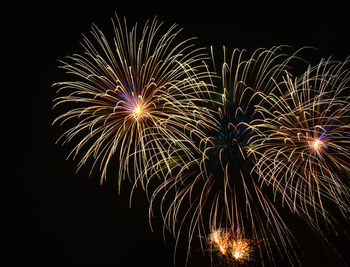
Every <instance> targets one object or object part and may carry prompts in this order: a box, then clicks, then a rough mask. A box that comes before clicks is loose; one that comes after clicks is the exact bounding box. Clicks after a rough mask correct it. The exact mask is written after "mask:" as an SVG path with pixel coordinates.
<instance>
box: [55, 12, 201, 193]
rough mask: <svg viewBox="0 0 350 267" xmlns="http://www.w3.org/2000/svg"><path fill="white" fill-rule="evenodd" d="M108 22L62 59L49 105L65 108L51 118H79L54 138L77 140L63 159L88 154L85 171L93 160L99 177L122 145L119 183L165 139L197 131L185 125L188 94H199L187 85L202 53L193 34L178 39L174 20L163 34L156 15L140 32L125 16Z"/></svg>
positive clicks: (189, 111)
mask: <svg viewBox="0 0 350 267" xmlns="http://www.w3.org/2000/svg"><path fill="white" fill-rule="evenodd" d="M112 24H113V30H114V38H113V40H112V41H109V40H108V38H107V37H106V36H105V35H104V34H103V32H102V31H101V30H100V29H99V28H98V27H97V26H95V25H93V27H92V30H91V34H92V36H93V38H92V39H91V40H89V39H88V38H87V37H84V39H83V42H82V46H83V49H84V54H74V55H73V56H70V57H67V59H66V60H65V61H60V62H61V63H62V66H61V68H62V69H64V70H65V71H66V73H67V74H69V76H67V77H68V78H70V79H71V80H69V81H64V82H58V83H56V84H54V85H55V86H58V87H59V90H58V93H60V94H62V95H61V96H59V97H57V98H56V99H55V104H54V107H56V106H57V105H60V106H62V105H64V104H67V103H68V105H67V106H69V107H68V108H70V109H69V110H68V111H67V112H66V113H64V114H62V115H60V116H58V117H57V118H56V119H55V121H54V123H57V122H58V121H60V122H61V124H64V123H66V122H67V121H74V122H77V123H76V125H74V126H72V127H71V128H70V129H69V130H67V131H66V132H65V133H64V134H63V135H62V136H61V137H60V139H59V140H58V141H60V140H63V144H64V143H66V142H70V141H72V140H73V139H74V138H75V139H76V140H78V139H79V138H80V140H78V142H77V144H76V146H75V147H74V148H73V150H72V151H71V153H70V154H69V156H68V157H70V156H73V157H74V158H75V157H76V156H77V155H80V154H82V157H81V160H80V161H79V164H78V169H79V168H80V167H81V166H83V165H84V164H86V163H87V161H88V159H90V158H92V159H93V161H94V164H93V167H92V168H91V170H93V169H94V166H95V165H97V164H99V169H100V170H102V175H101V182H103V181H104V180H106V177H107V167H108V165H109V163H110V161H111V160H112V158H113V155H115V154H117V151H120V152H119V163H120V164H119V166H120V167H119V172H118V184H119V188H120V183H121V181H122V180H123V179H124V178H125V177H126V176H130V175H129V174H130V173H132V175H133V176H134V177H140V176H139V175H138V174H139V173H141V172H142V169H143V165H144V164H145V161H146V159H148V158H150V157H152V158H154V157H153V156H152V155H153V154H154V153H152V151H157V153H156V155H157V156H156V158H154V160H155V161H158V160H160V157H163V158H167V156H166V153H165V152H166V149H167V145H166V143H167V142H172V140H173V139H174V138H176V139H181V138H184V132H186V131H192V130H195V129H191V127H192V126H191V125H192V124H190V123H189V120H190V119H192V114H194V116H196V115H195V114H196V111H195V110H192V109H191V108H192V107H194V105H192V106H191V99H192V98H195V97H196V94H197V92H194V91H193V89H194V88H195V86H193V85H191V84H192V83H193V79H194V77H195V76H194V74H196V79H197V78H198V77H199V76H200V75H199V74H197V68H198V66H199V65H200V64H198V62H201V61H202V60H203V59H204V57H205V55H204V54H203V53H202V52H201V51H202V50H201V49H195V48H194V45H193V44H192V43H191V41H192V39H187V40H185V41H181V42H176V40H177V39H176V38H177V36H178V34H179V32H180V31H181V30H179V29H177V27H176V25H173V26H171V27H170V28H169V29H168V30H167V31H165V32H164V33H163V35H161V31H160V28H161V26H162V23H158V21H157V20H156V19H154V20H153V21H152V22H151V23H150V24H149V23H148V22H147V23H146V24H145V26H144V28H143V30H142V33H141V35H140V34H139V32H138V31H137V24H136V25H135V26H134V27H133V28H132V29H131V30H130V31H129V29H128V27H127V23H126V20H125V19H124V24H123V23H122V22H121V21H120V20H119V19H118V17H116V21H115V20H113V19H112ZM192 66H194V67H192ZM71 77H73V78H71ZM194 109H196V107H194ZM184 127H186V129H184ZM83 135H85V136H83ZM158 138H161V139H162V140H161V141H160V140H159V139H158ZM146 143H147V144H148V146H147V149H146V148H145V146H146V145H145V144H146ZM116 170H118V167H116ZM142 177H143V178H144V176H142ZM141 182H142V183H143V181H141Z"/></svg>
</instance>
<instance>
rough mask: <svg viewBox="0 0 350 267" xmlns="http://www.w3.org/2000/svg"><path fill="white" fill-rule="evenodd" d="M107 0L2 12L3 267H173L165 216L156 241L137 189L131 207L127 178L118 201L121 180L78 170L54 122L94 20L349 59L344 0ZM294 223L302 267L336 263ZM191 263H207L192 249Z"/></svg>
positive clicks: (201, 40) (105, 25)
mask: <svg viewBox="0 0 350 267" xmlns="http://www.w3.org/2000/svg"><path fill="white" fill-rule="evenodd" d="M110 2H111V3H110V4H108V5H106V4H103V3H102V2H101V1H95V2H89V3H85V4H84V5H81V6H79V5H72V4H71V3H69V2H68V3H65V4H63V3H61V2H59V4H52V3H50V4H43V5H26V6H20V5H18V6H13V7H12V8H8V9H7V10H6V9H5V10H3V13H4V15H6V13H7V12H9V13H10V14H12V16H10V17H11V19H8V21H7V23H6V22H5V24H4V25H3V26H4V27H5V28H8V27H10V28H9V29H10V31H11V34H10V35H9V36H7V37H8V38H5V39H3V40H2V42H7V44H8V45H10V49H11V50H13V51H12V52H11V55H12V56H11V59H12V61H11V62H12V63H13V64H10V65H9V67H8V71H9V72H10V73H11V74H13V75H14V77H13V78H10V79H9V81H10V83H9V85H6V87H5V88H3V92H6V93H9V94H8V95H9V97H8V98H5V97H4V96H3V99H4V100H5V101H6V102H8V103H9V108H7V109H6V117H7V118H9V123H10V125H9V126H6V127H5V129H6V133H7V138H6V139H5V140H4V142H5V145H6V147H7V149H8V152H7V154H6V155H5V157H7V160H8V163H7V162H6V163H5V167H6V169H9V172H6V174H4V175H3V177H2V182H3V183H4V184H5V185H4V186H2V189H3V194H2V196H3V201H2V204H3V205H2V206H3V208H2V212H1V215H2V216H1V218H2V219H1V220H2V221H3V222H5V226H3V228H2V229H3V234H2V237H1V240H2V241H3V243H4V244H5V250H4V249H2V252H3V255H5V257H1V261H8V260H9V263H10V264H7V265H2V264H1V265H2V266H17V265H16V264H21V265H18V266H152V267H157V266H162V267H167V266H169V267H170V266H173V250H174V239H173V238H172V237H171V236H169V235H168V234H167V239H166V241H167V242H166V244H165V243H164V241H163V237H162V228H161V224H159V221H158V220H157V219H155V220H154V223H155V229H154V232H153V233H152V231H151V229H150V227H149V224H148V205H147V199H146V196H145V194H144V192H143V191H142V190H141V189H137V190H136V191H135V195H134V198H133V201H132V208H131V209H129V192H130V187H131V185H130V183H128V181H125V183H124V184H123V185H122V188H121V194H120V195H118V194H117V190H116V188H115V186H114V185H113V183H107V184H105V185H103V186H101V185H100V184H99V174H98V171H94V172H93V173H92V175H91V176H90V177H89V170H90V168H89V166H85V167H83V168H82V169H81V170H80V171H79V172H77V173H75V171H76V164H77V163H78V162H77V161H74V160H72V159H70V160H67V161H66V156H67V155H68V153H69V151H70V150H69V148H70V147H71V145H68V146H63V147H62V146H61V145H55V140H56V139H57V138H58V137H59V135H60V133H62V132H63V130H64V128H60V127H59V126H58V125H55V126H51V123H52V121H53V119H54V118H55V117H56V116H57V115H58V114H59V109H57V110H52V109H51V107H52V100H53V99H54V98H55V95H56V94H55V90H56V89H55V88H52V87H51V85H52V83H54V82H57V81H61V80H63V79H64V73H63V71H62V70H59V69H58V68H57V66H58V62H57V60H58V59H63V57H64V56H66V55H70V54H73V53H77V52H82V49H81V47H80V45H79V42H80V41H81V40H82V33H85V34H87V35H89V34H88V32H89V30H90V27H91V24H92V23H95V24H97V25H98V26H99V27H100V28H101V29H102V30H103V31H104V32H105V34H106V35H107V34H108V33H110V34H111V33H112V26H111V22H110V18H111V17H113V16H114V11H116V12H117V13H118V15H119V16H120V17H123V16H125V17H126V18H127V21H128V23H129V25H133V24H134V23H135V22H138V23H139V25H140V26H143V25H144V23H145V22H146V20H147V19H153V17H154V16H157V17H158V19H159V21H164V29H166V28H167V27H170V26H171V25H172V24H174V23H177V24H178V25H179V27H181V28H183V31H182V33H181V37H183V38H188V37H198V39H197V40H196V43H197V44H198V46H206V47H208V46H210V45H214V46H215V47H217V48H220V47H221V46H222V45H225V46H226V47H227V48H229V49H234V48H240V49H248V50H249V51H252V50H254V49H257V48H260V47H266V48H270V47H271V46H274V45H290V46H292V47H293V48H294V49H298V48H300V47H302V46H313V47H315V48H318V50H313V51H312V52H311V51H310V54H309V55H307V56H308V58H307V59H308V60H310V61H311V62H313V63H316V62H317V59H320V58H321V57H325V58H327V57H329V56H331V55H332V56H333V57H334V58H335V59H339V60H343V59H345V57H346V56H348V55H350V49H349V48H350V27H349V17H348V14H345V12H343V10H348V7H347V6H346V7H345V5H346V2H345V1H342V4H343V5H344V6H339V5H338V6H336V7H333V8H332V7H329V6H325V7H322V8H309V9H306V8H305V7H303V6H293V7H290V6H288V5H292V4H293V3H292V2H290V3H288V4H287V5H285V6H283V7H281V6H276V5H271V6H269V7H264V8H263V7H262V6H254V4H253V3H249V4H247V5H240V6H237V5H232V6H228V5H227V4H223V3H220V4H219V3H216V2H210V3H208V4H207V6H206V7H205V6H204V7H203V9H202V8H201V9H199V8H198V6H197V8H196V7H191V8H190V7H189V6H188V4H187V5H180V4H179V3H175V2H169V3H166V2H158V4H147V5H146V4H143V5H140V4H138V3H135V2H132V1H129V2H130V4H128V5H127V4H124V5H123V6H120V5H119V4H118V1H110ZM113 2H114V4H113ZM131 2H132V3H131ZM147 3H148V2H147ZM332 3H333V2H332ZM332 3H331V4H332ZM328 4H329V3H328ZM173 5H176V6H174V7H173ZM9 25H10V26H9ZM140 28H141V27H140ZM3 53H7V51H3ZM3 75H4V74H3ZM11 77H12V76H11ZM4 78H5V80H7V79H6V77H4ZM3 86H4V85H3ZM6 104H7V103H6ZM286 216H288V215H286ZM286 218H287V219H288V220H292V223H291V225H292V227H293V228H292V230H295V233H296V237H297V239H298V240H299V243H300V245H301V246H302V247H303V250H304V252H305V259H304V260H303V261H304V263H305V264H304V266H318V267H319V266H334V265H333V264H332V263H331V260H330V259H329V257H328V256H327V254H326V253H325V252H324V251H323V249H322V247H321V245H320V242H319V241H318V240H317V238H315V236H314V235H313V234H312V233H311V232H310V230H309V229H308V228H307V227H306V226H305V225H304V224H303V222H302V221H301V220H299V219H297V218H294V217H293V216H289V217H286ZM336 243H337V245H338V248H339V250H340V251H341V252H343V254H346V253H345V252H348V249H347V248H346V246H349V241H348V240H347V239H346V238H344V237H340V239H339V240H336ZM185 253H186V251H185V248H184V247H183V246H181V244H180V245H179V250H178V254H177V257H176V266H177V267H181V266H184V259H185V258H186V254H185ZM347 257H348V256H347ZM348 259H349V258H348ZM23 264H25V265H23ZM31 264H33V265H31ZM189 266H193V267H194V266H208V265H207V262H206V260H205V257H202V256H201V254H200V253H199V252H196V251H194V252H193V256H192V257H191V258H190V259H189Z"/></svg>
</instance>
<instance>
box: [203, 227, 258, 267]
mask: <svg viewBox="0 0 350 267" xmlns="http://www.w3.org/2000/svg"><path fill="white" fill-rule="evenodd" d="M206 242H207V243H208V246H209V247H211V249H210V250H211V253H212V254H213V253H216V255H217V256H218V257H219V258H222V261H223V262H225V263H228V264H231V265H234V264H236V263H247V262H251V261H253V254H254V247H255V244H254V243H255V242H253V240H251V239H249V238H246V237H245V235H244V233H243V232H242V231H240V230H237V231H236V232H234V231H232V229H229V230H226V229H214V228H212V231H211V233H210V234H209V235H208V236H207V238H206Z"/></svg>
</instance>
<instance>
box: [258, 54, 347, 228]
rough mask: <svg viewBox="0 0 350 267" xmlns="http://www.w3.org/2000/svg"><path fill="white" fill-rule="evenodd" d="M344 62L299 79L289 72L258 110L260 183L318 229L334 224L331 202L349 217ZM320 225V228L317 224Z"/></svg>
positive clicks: (311, 71) (331, 63)
mask: <svg viewBox="0 0 350 267" xmlns="http://www.w3.org/2000/svg"><path fill="white" fill-rule="evenodd" d="M348 64H349V59H346V60H345V61H344V62H336V61H332V60H322V61H321V62H320V63H319V64H317V65H316V66H315V67H309V68H308V69H307V71H306V72H305V73H304V74H303V75H301V77H299V78H295V79H293V78H292V77H291V75H290V74H288V73H287V74H286V77H285V80H284V81H283V82H282V83H281V84H279V85H278V86H276V90H275V91H274V92H273V93H271V94H269V95H266V96H265V97H264V98H265V102H264V105H260V106H259V107H257V110H258V111H259V112H260V113H261V115H262V119H261V120H260V121H259V122H257V121H256V124H257V128H259V133H260V134H259V138H257V139H256V140H255V146H256V147H257V149H258V150H259V151H260V152H261V156H260V157H259V160H258V161H257V164H256V169H257V170H258V172H259V174H260V177H261V179H263V181H264V182H266V183H267V184H269V185H271V186H272V188H273V190H274V192H275V194H277V192H278V194H279V195H280V196H282V201H283V202H284V203H286V204H287V205H288V207H289V208H290V209H291V210H292V211H293V212H297V213H301V214H303V215H306V216H307V217H308V220H309V222H311V223H312V224H314V226H315V228H318V225H317V224H318V223H317V217H316V216H314V215H313V214H315V212H316V214H319V215H322V216H323V218H325V220H326V221H328V222H330V223H332V220H331V215H330V213H329V209H328V206H329V203H334V204H336V206H337V207H338V208H339V210H340V211H341V213H342V214H343V215H344V217H345V218H347V216H348V214H349V211H350V210H349V171H350V101H349V89H350V88H349V81H350V71H349V69H348V68H347V66H348ZM315 224H316V225H315Z"/></svg>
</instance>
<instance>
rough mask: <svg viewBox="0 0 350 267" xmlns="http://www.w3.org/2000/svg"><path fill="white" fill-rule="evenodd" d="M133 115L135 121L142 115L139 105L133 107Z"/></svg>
mask: <svg viewBox="0 0 350 267" xmlns="http://www.w3.org/2000/svg"><path fill="white" fill-rule="evenodd" d="M133 115H134V117H135V118H136V119H138V118H139V117H141V115H142V108H141V107H140V105H137V106H136V107H135V109H134V110H133Z"/></svg>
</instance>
